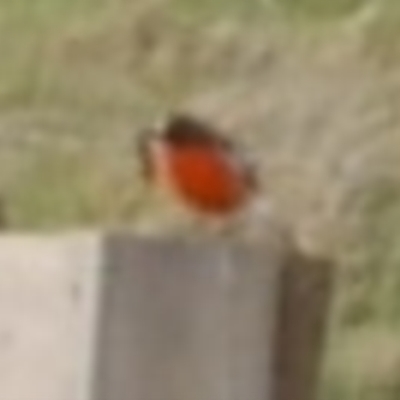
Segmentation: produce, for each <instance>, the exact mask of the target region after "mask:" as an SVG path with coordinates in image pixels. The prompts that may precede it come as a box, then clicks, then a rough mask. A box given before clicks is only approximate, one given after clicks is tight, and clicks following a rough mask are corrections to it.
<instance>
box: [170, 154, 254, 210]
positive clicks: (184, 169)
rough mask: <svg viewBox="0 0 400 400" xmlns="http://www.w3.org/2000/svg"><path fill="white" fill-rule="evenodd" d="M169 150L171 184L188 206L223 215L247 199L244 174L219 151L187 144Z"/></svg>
mask: <svg viewBox="0 0 400 400" xmlns="http://www.w3.org/2000/svg"><path fill="white" fill-rule="evenodd" d="M168 152H169V157H170V161H169V166H168V168H169V172H168V173H169V177H170V184H171V185H173V189H175V190H176V191H178V192H179V193H180V195H181V196H182V199H183V200H184V201H185V202H186V203H188V205H191V206H194V207H195V208H198V209H199V210H201V211H204V212H209V213H217V214H221V213H226V212H232V211H234V210H235V209H237V208H238V207H240V206H241V205H242V204H243V203H244V201H245V200H246V199H247V197H248V188H247V187H246V184H245V182H244V181H243V176H241V174H240V173H239V171H237V170H235V168H234V167H233V165H232V164H231V163H229V161H228V159H227V158H226V157H225V156H224V155H223V154H220V152H219V151H217V150H213V149H212V148H211V149H208V148H206V147H201V146H198V147H196V146H186V147H185V148H182V149H173V148H172V149H169V151H168Z"/></svg>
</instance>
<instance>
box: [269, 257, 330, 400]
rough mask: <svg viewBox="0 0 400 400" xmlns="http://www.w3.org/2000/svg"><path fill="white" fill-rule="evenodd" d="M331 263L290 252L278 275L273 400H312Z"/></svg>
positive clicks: (328, 295)
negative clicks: (278, 295) (278, 294)
mask: <svg viewBox="0 0 400 400" xmlns="http://www.w3.org/2000/svg"><path fill="white" fill-rule="evenodd" d="M333 271H334V268H333V264H332V263H331V262H330V261H329V260H327V259H322V258H317V257H315V258H314V257H311V256H307V255H305V254H303V253H300V252H299V251H296V250H292V251H291V252H290V253H289V254H288V256H287V259H286V262H285V264H284V266H283V268H282V270H281V280H280V282H281V291H280V299H279V306H278V315H279V320H278V322H277V328H276V336H275V357H274V375H275V376H274V379H273V381H274V389H273V392H274V395H273V399H274V400H314V399H315V398H316V392H317V388H318V381H319V376H320V371H321V364H322V357H323V353H324V351H323V347H324V338H325V332H326V325H327V321H328V317H329V309H330V307H329V306H330V301H331V297H332V289H333V280H334V279H333Z"/></svg>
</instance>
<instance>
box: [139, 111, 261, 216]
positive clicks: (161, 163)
mask: <svg viewBox="0 0 400 400" xmlns="http://www.w3.org/2000/svg"><path fill="white" fill-rule="evenodd" d="M139 155H140V158H141V164H142V168H143V175H144V177H145V178H146V180H148V181H150V182H153V183H155V184H157V185H161V186H162V187H163V188H166V189H167V190H168V191H169V192H170V193H173V194H174V195H175V197H177V198H178V199H180V201H181V202H183V203H184V204H185V205H186V206H187V207H188V208H190V209H191V210H192V211H195V212H197V213H198V214H201V215H202V216H208V217H211V218H214V217H217V218H221V217H222V218H223V219H226V217H230V216H232V215H233V214H236V213H237V212H238V211H240V210H242V209H244V208H245V206H246V205H247V204H248V203H249V201H250V200H251V199H252V197H253V195H254V194H255V193H256V192H257V189H258V184H257V179H256V175H255V170H254V167H253V166H252V165H250V163H249V162H248V161H246V160H245V159H244V157H243V153H241V152H239V151H238V149H237V148H236V147H235V146H234V145H233V143H232V142H231V141H229V140H228V139H227V138H226V137H224V136H223V135H221V134H220V133H219V132H217V131H216V130H215V129H214V128H212V127H210V126H209V125H207V124H206V123H204V122H201V121H199V120H197V119H195V118H192V117H190V116H185V115H178V116H173V117H172V118H170V120H169V122H168V123H167V124H166V127H165V128H164V129H163V130H161V131H160V132H156V131H146V132H143V134H142V135H141V137H140V139H139Z"/></svg>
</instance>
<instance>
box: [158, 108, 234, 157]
mask: <svg viewBox="0 0 400 400" xmlns="http://www.w3.org/2000/svg"><path fill="white" fill-rule="evenodd" d="M164 139H165V140H166V141H167V142H169V143H171V144H173V145H204V146H213V147H219V148H221V149H225V150H229V149H230V148H231V147H232V144H231V143H230V142H229V140H228V139H226V138H225V137H223V136H222V135H221V134H220V133H219V132H217V131H216V130H215V129H214V128H212V127H211V126H210V125H208V124H206V123H205V122H202V121H199V120H198V119H196V118H193V117H190V116H187V115H175V116H172V117H171V118H170V120H169V122H168V124H167V127H166V129H165V132H164Z"/></svg>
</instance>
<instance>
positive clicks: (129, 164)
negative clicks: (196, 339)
mask: <svg viewBox="0 0 400 400" xmlns="http://www.w3.org/2000/svg"><path fill="white" fill-rule="evenodd" d="M399 33H400V3H399V2H398V1H397V0H340V1H339V0H336V1H326V0H275V1H273V0H269V1H267V0H247V1H239V0H234V1H227V0H214V1H211V0H207V1H204V2H198V1H194V0H185V1H184V0H170V1H167V0H151V1H144V0H142V1H140V0H68V1H67V0H36V1H35V2H32V1H28V0H13V1H10V0H0V52H1V55H2V62H1V63H0V143H1V146H0V168H1V171H2V173H1V174H0V192H1V193H2V194H3V195H4V197H5V199H6V205H7V209H6V212H7V217H8V220H9V224H10V227H11V228H14V229H57V228H62V227H68V226H72V225H73V226H87V225H92V226H93V225H109V224H121V223H125V224H130V225H135V224H138V223H140V221H141V220H143V219H148V218H153V219H155V220H158V219H160V220H162V218H163V215H165V214H168V212H169V211H168V207H160V204H159V203H156V202H155V203H152V201H151V200H149V195H148V193H147V192H146V188H144V187H143V186H142V184H141V181H140V180H139V179H138V174H137V165H136V159H135V154H134V148H133V141H134V137H135V134H136V133H137V132H138V130H140V128H141V127H143V126H145V125H147V124H149V123H153V122H154V120H157V119H158V118H159V116H160V115H161V116H162V115H165V114H166V113H168V112H169V111H170V110H175V109H183V110H190V111H194V112H196V113H197V114H199V115H201V116H205V117H207V118H209V119H210V120H211V121H213V122H214V123H216V124H217V125H219V126H221V127H223V128H226V129H227V130H228V132H230V133H231V134H232V135H233V136H235V135H236V136H240V139H241V140H243V142H245V143H246V144H247V145H249V146H250V147H253V148H254V149H256V150H257V152H258V154H259V156H260V160H261V172H262V176H263V177H265V178H263V179H265V184H266V187H267V188H268V195H269V196H271V197H272V198H273V199H274V200H276V201H277V204H279V212H281V213H282V214H283V215H285V216H287V217H288V218H290V220H291V222H293V223H294V224H295V226H296V227H297V228H298V230H299V232H300V233H301V234H302V235H303V236H304V237H307V239H308V240H310V241H311V242H312V243H313V244H315V246H316V247H318V246H322V247H324V248H325V249H328V251H331V252H332V254H334V255H335V257H336V259H337V261H338V285H337V295H336V298H335V303H334V308H333V311H334V312H333V315H332V318H331V326H330V332H329V338H328V341H327V353H326V362H325V367H324V373H323V382H322V387H321V392H320V396H319V399H321V400H339V399H340V400H358V399H360V400H361V399H362V400H395V399H400V341H398V340H397V337H398V335H400V294H399V293H400V292H399V289H400V250H399V248H400V247H399V246H398V244H399V242H400V228H399V226H400V186H399V183H400V179H399V176H398V171H399V167H400V152H399V148H400V133H399V128H400V116H399V115H398V110H399V106H400V80H399V77H400V72H399V69H398V67H399V64H400V58H399V55H400V53H399V46H400V44H399V43H400V42H399V40H398V37H399V36H398V35H399Z"/></svg>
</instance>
